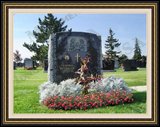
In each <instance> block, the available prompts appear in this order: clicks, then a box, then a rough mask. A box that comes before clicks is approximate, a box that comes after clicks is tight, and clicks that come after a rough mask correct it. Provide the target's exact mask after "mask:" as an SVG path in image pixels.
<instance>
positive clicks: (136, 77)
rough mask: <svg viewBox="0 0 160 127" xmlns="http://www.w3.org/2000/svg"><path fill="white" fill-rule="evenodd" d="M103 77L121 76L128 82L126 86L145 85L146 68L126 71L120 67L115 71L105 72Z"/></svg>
mask: <svg viewBox="0 0 160 127" xmlns="http://www.w3.org/2000/svg"><path fill="white" fill-rule="evenodd" d="M103 76H104V77H108V76H115V77H121V78H123V79H124V81H125V82H126V83H127V84H128V86H144V85H146V68H139V70H138V71H126V72H124V71H123V70H122V69H121V68H120V69H117V70H116V72H105V73H104V74H103Z"/></svg>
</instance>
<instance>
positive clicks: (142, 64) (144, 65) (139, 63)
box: [136, 60, 146, 68]
mask: <svg viewBox="0 0 160 127" xmlns="http://www.w3.org/2000/svg"><path fill="white" fill-rule="evenodd" d="M136 63H137V67H142V68H145V67H146V61H143V60H140V61H137V62H136Z"/></svg>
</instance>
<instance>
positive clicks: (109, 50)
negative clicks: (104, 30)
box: [105, 29, 121, 60]
mask: <svg viewBox="0 0 160 127" xmlns="http://www.w3.org/2000/svg"><path fill="white" fill-rule="evenodd" d="M114 35H115V33H113V31H112V29H109V36H108V38H107V40H106V44H105V48H106V52H105V53H106V55H107V57H108V59H109V60H114V59H115V57H117V56H118V54H119V53H120V52H117V51H115V48H117V47H119V46H120V44H121V43H118V41H119V40H118V39H116V38H114Z"/></svg>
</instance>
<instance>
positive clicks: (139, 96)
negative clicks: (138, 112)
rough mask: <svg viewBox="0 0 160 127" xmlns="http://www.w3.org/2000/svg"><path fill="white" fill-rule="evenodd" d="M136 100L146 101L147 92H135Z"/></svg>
mask: <svg viewBox="0 0 160 127" xmlns="http://www.w3.org/2000/svg"><path fill="white" fill-rule="evenodd" d="M133 98H134V100H135V102H144V103H145V102H146V92H135V93H133Z"/></svg>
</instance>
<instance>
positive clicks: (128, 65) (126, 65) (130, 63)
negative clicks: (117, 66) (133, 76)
mask: <svg viewBox="0 0 160 127" xmlns="http://www.w3.org/2000/svg"><path fill="white" fill-rule="evenodd" d="M122 68H123V70H124V71H137V70H138V69H137V64H136V60H126V61H124V62H123V63H122Z"/></svg>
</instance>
